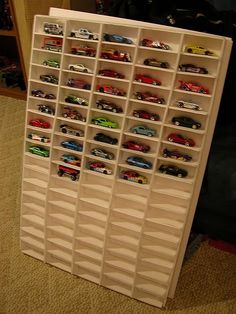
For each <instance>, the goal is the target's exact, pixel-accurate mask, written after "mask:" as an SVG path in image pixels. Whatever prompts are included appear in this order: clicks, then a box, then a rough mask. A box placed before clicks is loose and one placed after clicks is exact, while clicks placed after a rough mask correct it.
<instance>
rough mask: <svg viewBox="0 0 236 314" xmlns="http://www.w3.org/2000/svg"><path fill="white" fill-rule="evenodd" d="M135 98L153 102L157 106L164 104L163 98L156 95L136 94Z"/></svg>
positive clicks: (148, 93) (147, 93)
mask: <svg viewBox="0 0 236 314" xmlns="http://www.w3.org/2000/svg"><path fill="white" fill-rule="evenodd" d="M135 96H136V98H137V99H138V100H143V101H149V102H154V103H157V104H164V103H165V99H164V98H162V97H158V96H157V95H154V94H152V93H150V92H136V93H135Z"/></svg>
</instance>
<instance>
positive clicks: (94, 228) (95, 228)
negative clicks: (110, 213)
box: [79, 224, 105, 236]
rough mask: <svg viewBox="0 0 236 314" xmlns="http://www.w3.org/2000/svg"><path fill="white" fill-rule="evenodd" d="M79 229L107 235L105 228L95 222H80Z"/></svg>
mask: <svg viewBox="0 0 236 314" xmlns="http://www.w3.org/2000/svg"><path fill="white" fill-rule="evenodd" d="M79 229H81V230H85V231H87V232H91V233H95V234H98V235H99V236H104V235H105V229H104V228H102V227H99V226H96V225H94V224H79Z"/></svg>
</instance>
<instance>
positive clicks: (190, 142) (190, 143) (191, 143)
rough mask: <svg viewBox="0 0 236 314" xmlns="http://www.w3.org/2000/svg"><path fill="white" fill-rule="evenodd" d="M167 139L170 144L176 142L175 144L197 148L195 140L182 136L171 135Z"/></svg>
mask: <svg viewBox="0 0 236 314" xmlns="http://www.w3.org/2000/svg"><path fill="white" fill-rule="evenodd" d="M167 139H168V141H169V142H174V143H178V144H182V145H186V146H191V147H192V146H195V142H194V140H192V139H191V138H188V137H186V136H183V135H182V134H178V133H171V134H169V135H168V137H167Z"/></svg>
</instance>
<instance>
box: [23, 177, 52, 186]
mask: <svg viewBox="0 0 236 314" xmlns="http://www.w3.org/2000/svg"><path fill="white" fill-rule="evenodd" d="M23 182H27V183H30V184H33V185H37V186H38V187H42V188H44V189H46V188H47V186H48V183H47V182H45V181H43V180H39V179H37V178H24V179H23Z"/></svg>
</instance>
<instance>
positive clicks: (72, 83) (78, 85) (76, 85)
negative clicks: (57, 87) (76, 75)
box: [66, 78, 91, 89]
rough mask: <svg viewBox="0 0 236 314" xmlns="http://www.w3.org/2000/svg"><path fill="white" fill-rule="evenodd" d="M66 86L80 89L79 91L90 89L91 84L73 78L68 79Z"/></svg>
mask: <svg viewBox="0 0 236 314" xmlns="http://www.w3.org/2000/svg"><path fill="white" fill-rule="evenodd" d="M66 85H67V86H69V87H74V88H80V89H90V88H91V84H89V83H87V82H86V81H85V80H78V79H73V78H70V79H68V81H67V83H66Z"/></svg>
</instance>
